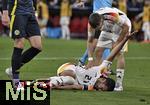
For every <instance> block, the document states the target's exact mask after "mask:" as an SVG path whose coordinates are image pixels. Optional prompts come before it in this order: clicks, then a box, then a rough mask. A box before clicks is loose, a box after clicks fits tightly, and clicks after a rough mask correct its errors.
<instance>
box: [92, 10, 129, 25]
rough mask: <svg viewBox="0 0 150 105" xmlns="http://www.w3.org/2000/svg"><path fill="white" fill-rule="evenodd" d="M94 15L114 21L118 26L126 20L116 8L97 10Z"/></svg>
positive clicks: (124, 15) (123, 14) (122, 13)
mask: <svg viewBox="0 0 150 105" xmlns="http://www.w3.org/2000/svg"><path fill="white" fill-rule="evenodd" d="M95 13H98V14H100V15H104V19H110V20H111V19H112V20H113V19H115V21H117V22H118V24H120V25H122V24H124V23H125V20H126V18H127V16H126V14H125V13H124V12H122V11H120V10H119V9H117V8H109V7H105V8H100V9H99V10H97V11H95Z"/></svg>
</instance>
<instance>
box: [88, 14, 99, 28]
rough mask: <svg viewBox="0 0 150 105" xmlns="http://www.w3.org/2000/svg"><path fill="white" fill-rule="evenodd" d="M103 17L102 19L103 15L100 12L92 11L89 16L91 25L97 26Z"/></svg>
mask: <svg viewBox="0 0 150 105" xmlns="http://www.w3.org/2000/svg"><path fill="white" fill-rule="evenodd" d="M101 19H102V16H101V15H99V14H98V13H92V14H91V15H90V16H89V24H90V25H91V27H92V28H96V27H97V26H99V24H100V21H101Z"/></svg>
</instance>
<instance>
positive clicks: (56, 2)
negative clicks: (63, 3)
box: [48, 0, 58, 6]
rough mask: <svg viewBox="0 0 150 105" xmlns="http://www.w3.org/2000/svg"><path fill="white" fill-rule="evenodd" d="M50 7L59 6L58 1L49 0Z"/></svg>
mask: <svg viewBox="0 0 150 105" xmlns="http://www.w3.org/2000/svg"><path fill="white" fill-rule="evenodd" d="M48 2H49V6H55V5H57V4H58V0H48Z"/></svg>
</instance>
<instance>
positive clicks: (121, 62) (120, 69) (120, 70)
mask: <svg viewBox="0 0 150 105" xmlns="http://www.w3.org/2000/svg"><path fill="white" fill-rule="evenodd" d="M127 51H128V42H126V44H125V45H124V46H123V48H122V50H121V51H120V53H118V59H117V69H116V86H115V89H114V90H115V91H122V90H123V78H124V72H125V58H124V53H125V52H127Z"/></svg>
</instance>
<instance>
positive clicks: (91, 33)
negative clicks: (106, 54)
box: [87, 24, 95, 57]
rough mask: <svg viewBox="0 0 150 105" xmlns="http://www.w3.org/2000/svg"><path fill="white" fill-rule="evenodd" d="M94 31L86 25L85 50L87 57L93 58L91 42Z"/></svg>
mask: <svg viewBox="0 0 150 105" xmlns="http://www.w3.org/2000/svg"><path fill="white" fill-rule="evenodd" d="M94 33H95V30H94V29H93V28H92V27H91V26H90V24H88V40H87V48H88V56H89V57H93V50H94V47H93V40H94Z"/></svg>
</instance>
